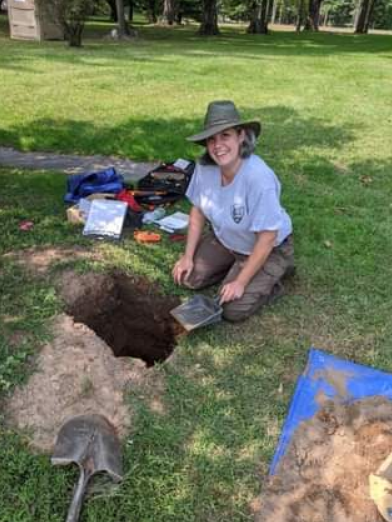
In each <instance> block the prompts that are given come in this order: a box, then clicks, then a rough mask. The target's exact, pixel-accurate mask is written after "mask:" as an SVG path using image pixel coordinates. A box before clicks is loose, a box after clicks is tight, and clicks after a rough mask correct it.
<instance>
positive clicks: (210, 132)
mask: <svg viewBox="0 0 392 522" xmlns="http://www.w3.org/2000/svg"><path fill="white" fill-rule="evenodd" d="M235 127H244V128H245V127H248V128H250V129H252V130H253V132H254V133H255V136H256V138H257V137H258V136H260V134H261V123H260V122H259V121H244V122H240V123H234V124H233V123H222V124H221V125H213V126H211V127H210V128H208V129H206V130H205V131H203V132H200V133H199V134H194V135H193V136H189V137H188V138H187V140H188V141H192V142H193V143H197V144H198V145H203V146H205V145H206V143H207V139H208V138H211V136H214V135H215V134H218V132H222V131H224V130H226V129H233V128H235Z"/></svg>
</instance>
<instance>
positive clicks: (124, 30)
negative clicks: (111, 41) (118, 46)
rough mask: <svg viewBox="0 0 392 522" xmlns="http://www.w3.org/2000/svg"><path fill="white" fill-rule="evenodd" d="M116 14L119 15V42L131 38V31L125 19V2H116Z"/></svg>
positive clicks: (122, 0) (119, 0) (121, 0)
mask: <svg viewBox="0 0 392 522" xmlns="http://www.w3.org/2000/svg"><path fill="white" fill-rule="evenodd" d="M116 14H117V28H118V29H117V33H118V34H117V36H118V38H119V40H122V39H123V38H126V37H128V36H130V34H131V31H130V29H129V25H128V23H127V21H126V19H125V9H124V0H116Z"/></svg>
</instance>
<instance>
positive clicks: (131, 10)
mask: <svg viewBox="0 0 392 522" xmlns="http://www.w3.org/2000/svg"><path fill="white" fill-rule="evenodd" d="M133 7H134V6H133V0H129V7H128V9H129V10H128V13H129V14H128V20H129V21H130V22H133Z"/></svg>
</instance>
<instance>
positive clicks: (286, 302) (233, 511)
mask: <svg viewBox="0 0 392 522" xmlns="http://www.w3.org/2000/svg"><path fill="white" fill-rule="evenodd" d="M90 30H91V33H90V35H91V36H92V37H93V39H88V40H87V41H86V45H85V47H84V48H83V49H82V50H80V51H77V52H76V51H72V50H69V49H64V46H63V44H62V43H52V42H51V43H48V42H46V43H44V44H41V45H39V44H36V43H22V42H10V41H8V40H7V39H6V38H5V37H4V36H2V37H1V45H2V46H3V48H4V49H5V52H4V53H2V54H1V56H0V67H2V78H4V80H3V81H2V84H1V86H0V92H1V95H2V100H5V101H4V104H2V107H1V108H0V111H1V123H0V142H1V143H2V144H7V145H13V146H16V147H18V148H20V149H26V150H30V149H31V150H39V149H48V150H49V149H51V150H61V151H79V152H83V153H92V152H99V153H116V154H120V155H127V156H131V157H133V158H139V159H150V158H154V159H155V158H165V159H167V158H170V159H171V158H173V157H179V156H182V157H183V156H190V157H194V156H195V155H196V153H197V151H196V150H195V149H194V148H191V146H189V145H184V136H186V135H187V134H191V133H192V132H194V131H196V130H198V128H199V125H200V119H201V116H202V113H203V112H204V107H205V104H206V102H207V101H209V100H210V99H211V98H218V97H225V98H226V97H229V98H235V100H236V101H237V102H238V104H239V105H240V106H241V107H243V108H244V110H245V115H246V116H249V117H254V116H258V117H260V118H261V119H262V121H263V123H264V136H263V140H262V142H261V144H260V146H259V152H260V153H262V154H263V157H264V158H265V159H266V160H267V161H268V162H269V163H270V164H271V165H272V166H273V167H274V168H275V170H276V172H277V173H278V175H279V177H280V178H281V180H282V181H283V201H284V204H285V206H286V208H287V209H288V211H289V213H290V215H291V216H292V217H293V221H294V228H295V245H296V259H297V267H298V270H297V275H296V276H295V278H294V280H292V281H290V282H289V283H288V295H287V296H286V297H285V298H283V299H282V300H281V301H279V302H277V303H276V304H275V305H274V306H272V307H271V308H269V309H268V310H266V311H265V312H264V313H263V314H261V315H260V314H259V315H256V316H255V317H252V318H251V319H250V320H249V321H247V322H246V323H245V324H243V325H230V324H226V323H225V324H219V325H216V326H214V327H213V328H209V329H205V330H200V331H198V332H195V333H194V334H192V335H191V336H189V337H188V338H184V339H182V340H181V342H180V345H179V346H178V348H177V350H176V361H175V363H174V364H173V365H170V366H169V365H163V366H162V367H161V368H160V371H161V372H163V373H164V375H165V382H166V391H165V394H164V397H163V401H164V405H165V411H164V413H157V412H153V411H151V410H150V409H149V408H148V407H147V406H146V403H145V400H144V397H143V396H141V395H140V393H139V392H136V391H131V393H130V396H129V401H131V403H132V405H133V406H134V407H135V408H136V409H137V416H136V419H135V424H134V425H133V428H132V430H131V432H130V434H129V437H128V438H127V440H125V441H124V448H123V451H124V468H125V471H126V479H125V481H124V483H123V484H122V486H121V487H120V488H118V489H116V490H114V491H113V490H111V491H110V492H109V493H108V494H106V493H103V494H95V495H94V496H93V497H92V498H90V499H89V500H88V502H87V503H86V506H85V509H84V512H83V515H82V520H83V521H93V520H94V521H95V520H97V519H98V518H99V519H102V520H106V521H108V522H110V521H113V522H114V521H116V522H122V521H124V522H129V521H130V520H135V521H138V522H147V521H150V520H152V519H154V520H157V521H165V522H166V521H167V520H173V521H184V522H185V521H200V520H203V521H204V520H208V521H211V522H212V521H213V522H218V521H219V522H220V521H222V522H223V521H226V520H232V521H234V522H240V521H241V522H244V521H247V520H250V519H251V518H252V517H251V510H250V508H249V503H250V501H251V500H252V499H253V497H254V496H255V495H256V494H257V493H258V492H259V490H260V481H262V480H263V479H264V478H265V477H266V473H267V468H268V462H269V461H270V459H271V457H272V454H273V451H274V447H275V445H276V442H277V438H278V435H279V432H280V428H281V425H282V422H283V420H284V417H285V415H286V412H287V408H288V405H289V401H290V397H291V394H292V392H293V389H294V386H295V380H296V378H297V376H298V375H299V374H300V373H301V371H302V370H303V368H304V365H305V363H306V352H307V349H308V348H309V347H310V346H311V345H312V344H313V345H315V346H317V347H319V348H323V349H326V350H328V351H329V352H332V353H335V354H336V355H338V356H342V357H346V358H349V359H351V360H354V361H357V362H360V363H363V364H369V365H372V366H375V367H378V368H380V369H384V370H386V371H392V357H391V342H390V338H391V334H392V324H391V321H390V305H389V301H390V293H391V283H390V281H391V277H392V268H391V263H390V258H391V254H392V239H391V234H390V230H391V226H392V207H391V193H392V181H391V176H390V172H391V168H392V157H391V152H390V143H389V142H390V131H389V126H390V121H389V120H390V119H391V117H392V112H391V101H390V93H389V88H388V82H390V80H391V74H392V72H391V69H390V63H391V61H390V59H391V56H392V53H391V51H390V48H389V47H388V46H389V45H390V37H388V36H385V37H384V36H383V37H378V36H375V37H373V36H372V37H359V38H357V37H354V36H350V35H344V36H343V35H341V36H339V35H323V34H321V35H315V36H309V35H295V34H284V33H279V34H273V35H271V37H270V38H268V39H262V38H258V37H250V36H246V35H244V34H241V33H240V32H239V31H238V30H234V29H232V28H226V29H224V34H223V37H222V38H220V39H208V40H205V41H204V40H200V39H198V38H196V37H195V36H194V28H193V27H190V28H182V29H179V30H176V29H175V30H163V29H156V28H152V27H148V26H141V27H140V34H141V37H140V39H139V41H138V42H136V43H135V44H131V45H118V44H109V43H104V42H102V41H101V40H99V39H98V38H97V37H98V35H99V34H102V33H103V32H105V31H106V30H107V26H106V25H105V24H103V25H100V24H98V23H97V24H95V25H94V26H91V27H90ZM228 56H229V58H228ZM3 73H4V74H3ZM0 183H1V187H2V188H1V191H0V226H1V230H2V236H1V239H0V252H1V254H2V257H1V264H0V288H1V289H2V292H1V296H0V304H1V323H0V326H1V334H2V336H1V337H2V341H1V343H0V387H1V391H2V394H3V397H5V396H6V395H7V394H8V393H10V392H11V391H12V387H13V386H15V385H16V384H19V383H20V382H24V380H25V379H26V376H27V375H28V373H29V372H31V371H33V368H34V355H35V354H36V353H37V350H38V349H39V346H40V345H41V343H42V342H43V341H44V340H45V339H47V338H48V336H49V335H50V331H49V330H50V329H49V324H50V321H49V319H50V317H51V316H52V315H53V314H55V313H57V312H58V311H59V310H61V308H62V304H61V302H60V301H59V298H58V296H57V293H56V280H57V276H58V270H56V267H55V268H54V269H53V270H52V271H51V272H50V273H49V274H48V275H47V276H46V277H41V278H35V277H32V276H31V274H29V273H28V272H27V271H26V270H25V269H24V268H23V266H21V265H20V264H18V263H17V261H16V259H15V258H14V257H12V256H10V255H9V253H10V251H15V252H16V253H18V254H19V256H22V257H23V252H24V251H25V249H26V248H30V247H38V248H40V247H46V246H63V245H66V246H72V245H83V246H85V247H86V248H87V249H89V248H94V249H98V250H99V252H100V259H95V260H94V261H90V260H88V259H87V260H86V259H85V260H79V261H78V260H74V261H73V260H69V261H67V262H66V265H65V263H59V266H58V269H59V268H60V267H63V268H64V266H68V267H75V268H77V269H78V270H81V271H87V270H108V269H110V268H111V267H113V266H115V267H117V268H122V269H124V270H125V271H127V272H130V273H133V272H134V273H137V274H142V275H146V276H148V277H149V278H150V279H151V280H152V281H154V282H155V283H157V284H159V285H160V286H161V288H163V290H164V291H165V292H167V293H168V294H169V293H177V294H179V295H188V293H187V292H186V291H184V290H182V289H179V288H177V287H174V286H173V284H172V281H171V279H170V269H171V266H172V264H173V262H174V260H175V259H176V257H177V256H178V255H179V253H180V251H181V248H182V246H181V245H178V244H174V245H173V244H171V243H169V241H167V240H166V239H165V240H164V241H163V242H162V243H161V244H160V245H153V246H148V247H147V246H146V247H143V246H140V245H137V244H135V243H134V242H133V240H132V238H131V237H130V236H127V235H126V236H125V238H124V240H123V241H121V242H120V243H114V244H113V243H111V244H108V243H103V244H100V245H99V246H97V244H96V243H94V242H91V241H89V240H86V239H83V238H82V236H81V235H80V229H78V228H74V227H72V226H71V225H69V224H67V223H66V222H65V210H64V207H63V204H62V195H63V193H64V190H65V177H64V176H62V175H61V174H58V173H43V172H28V171H22V170H18V169H1V170H0ZM184 208H186V207H184ZM23 219H32V220H33V221H34V223H35V226H34V228H33V230H32V231H29V232H21V231H20V230H19V228H18V224H19V222H20V221H21V220H23ZM4 254H5V255H4ZM0 437H1V444H0V462H1V465H0V466H1V467H0V471H1V472H0V505H1V506H2V509H1V510H0V522H6V521H7V522H8V521H9V520H13V521H18V522H19V521H23V522H30V521H31V522H32V521H36V520H42V521H49V520H50V521H53V520H55V521H56V520H63V519H64V513H65V511H66V506H67V504H68V500H69V498H70V494H71V490H72V486H73V483H74V481H75V478H76V476H75V475H76V474H75V473H74V472H73V471H66V470H61V469H54V468H51V466H50V464H49V461H48V458H47V457H46V456H42V455H35V454H32V453H31V452H30V451H29V450H28V449H27V447H26V445H25V441H24V439H23V438H22V436H21V435H20V434H15V433H14V432H12V431H9V429H6V428H5V426H4V424H3V423H1V424H0Z"/></svg>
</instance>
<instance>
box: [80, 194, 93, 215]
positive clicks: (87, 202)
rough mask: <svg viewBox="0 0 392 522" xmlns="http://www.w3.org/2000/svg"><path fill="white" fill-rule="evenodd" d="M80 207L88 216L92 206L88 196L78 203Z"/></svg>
mask: <svg viewBox="0 0 392 522" xmlns="http://www.w3.org/2000/svg"><path fill="white" fill-rule="evenodd" d="M78 208H79V210H80V212H83V214H84V215H85V216H88V213H89V212H90V208H91V201H90V200H89V199H86V198H80V199H79V203H78Z"/></svg>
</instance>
